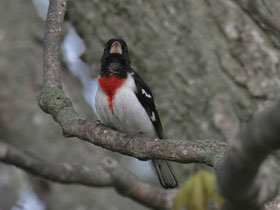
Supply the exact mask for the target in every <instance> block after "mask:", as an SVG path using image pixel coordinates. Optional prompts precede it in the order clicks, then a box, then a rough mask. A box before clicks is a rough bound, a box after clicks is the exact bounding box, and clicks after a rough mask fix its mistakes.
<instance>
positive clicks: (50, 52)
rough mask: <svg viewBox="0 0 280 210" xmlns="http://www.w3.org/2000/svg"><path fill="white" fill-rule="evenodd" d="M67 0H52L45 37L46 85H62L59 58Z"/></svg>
mask: <svg viewBox="0 0 280 210" xmlns="http://www.w3.org/2000/svg"><path fill="white" fill-rule="evenodd" d="M66 2H67V0H54V1H50V4H49V10H48V14H47V21H46V27H45V37H44V86H45V87H61V76H60V71H61V63H60V60H59V55H60V43H61V31H62V23H63V20H64V14H65V10H66Z"/></svg>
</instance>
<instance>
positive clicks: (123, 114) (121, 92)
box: [95, 74, 156, 137]
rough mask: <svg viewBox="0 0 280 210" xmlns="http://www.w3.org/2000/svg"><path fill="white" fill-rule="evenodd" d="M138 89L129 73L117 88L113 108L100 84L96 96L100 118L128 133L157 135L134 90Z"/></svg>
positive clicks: (96, 105) (105, 122)
mask: <svg viewBox="0 0 280 210" xmlns="http://www.w3.org/2000/svg"><path fill="white" fill-rule="evenodd" d="M135 90H136V85H135V82H134V80H133V78H132V76H131V75H130V74H128V77H127V80H126V81H125V83H124V84H123V85H122V86H121V87H120V88H119V89H118V90H117V92H116V94H115V97H114V100H113V109H114V114H113V113H112V110H111V109H110V108H109V106H108V100H107V96H106V94H105V93H104V92H103V90H102V88H100V87H99V86H98V90H97V93H96V96H95V107H96V112H97V114H98V118H99V120H101V121H102V122H103V123H104V124H105V125H108V126H110V127H113V128H115V129H117V130H120V131H123V132H125V133H128V134H137V133H140V132H141V133H143V134H145V135H147V136H150V137H156V132H155V129H154V127H153V124H152V122H151V120H150V119H149V117H148V115H147V113H146V111H145V109H144V108H143V107H142V105H141V103H140V102H139V101H138V98H137V97H136V95H135V93H134V91H135Z"/></svg>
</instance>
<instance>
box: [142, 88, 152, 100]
mask: <svg viewBox="0 0 280 210" xmlns="http://www.w3.org/2000/svg"><path fill="white" fill-rule="evenodd" d="M142 94H143V95H145V96H146V97H147V98H152V96H151V95H150V94H148V93H147V92H146V91H145V90H144V89H142Z"/></svg>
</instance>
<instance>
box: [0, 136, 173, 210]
mask: <svg viewBox="0 0 280 210" xmlns="http://www.w3.org/2000/svg"><path fill="white" fill-rule="evenodd" d="M0 161H1V162H4V163H7V164H11V165H14V166H17V167H19V168H21V169H23V170H25V171H26V172H28V173H30V174H34V175H37V176H40V177H42V178H45V179H48V180H51V181H54V182H59V183H64V184H82V185H86V186H92V187H114V188H115V189H116V190H117V191H118V192H119V193H120V194H121V195H123V196H126V197H129V198H131V199H133V200H135V201H137V202H139V203H141V204H144V205H146V206H148V207H151V208H153V209H162V210H168V209H171V206H172V200H171V197H170V196H169V195H168V193H167V191H164V190H160V189H156V188H153V187H150V186H149V185H147V184H145V183H143V182H141V181H140V180H138V179H137V178H136V177H135V176H134V175H133V174H131V173H130V172H129V171H126V170H125V169H123V168H122V167H121V166H120V165H119V164H118V163H117V162H116V161H115V160H113V159H110V158H104V159H103V161H102V164H101V165H96V166H95V167H92V168H89V167H86V166H80V165H72V164H68V163H64V164H54V163H50V162H48V161H45V160H42V159H40V158H39V157H36V156H34V155H32V154H30V153H27V152H24V151H21V150H19V149H17V148H15V147H12V146H10V145H8V144H6V143H4V142H1V141H0Z"/></svg>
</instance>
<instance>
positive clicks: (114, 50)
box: [110, 41, 122, 54]
mask: <svg viewBox="0 0 280 210" xmlns="http://www.w3.org/2000/svg"><path fill="white" fill-rule="evenodd" d="M110 53H118V54H122V46H121V44H120V43H119V42H118V41H115V42H114V43H113V44H112V45H111V49H110Z"/></svg>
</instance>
